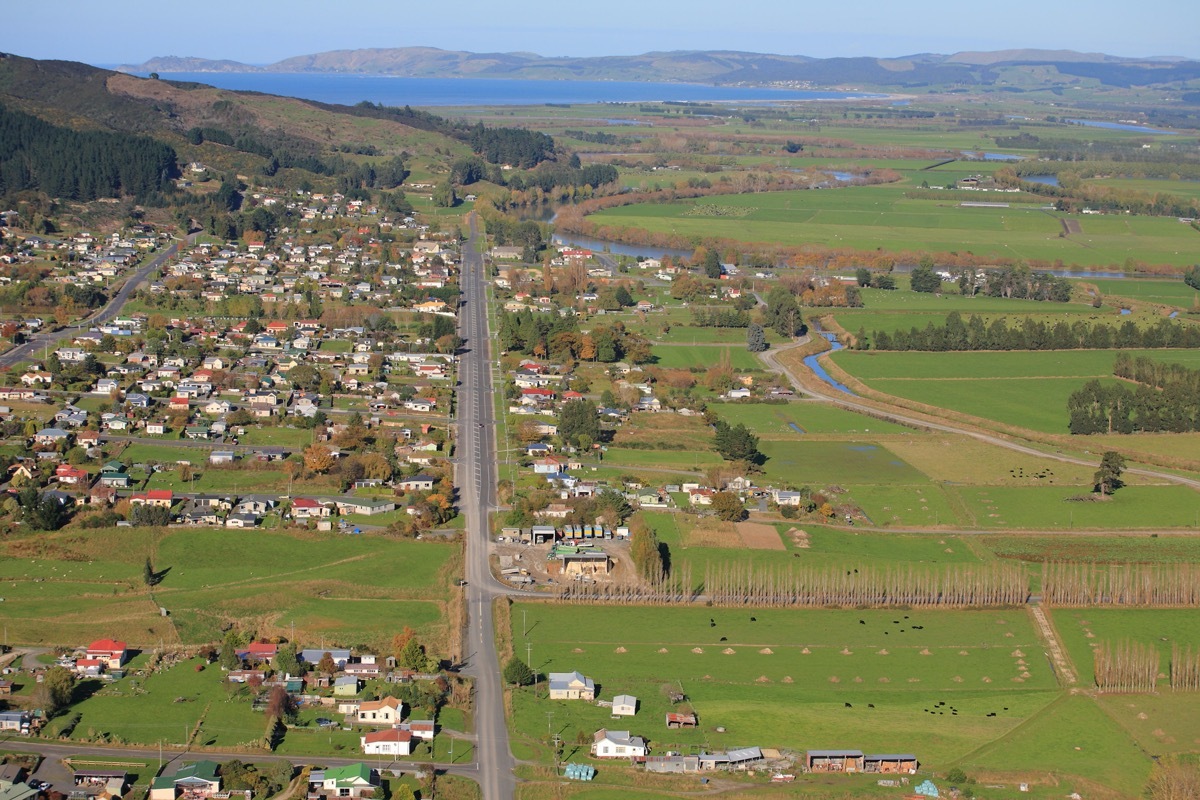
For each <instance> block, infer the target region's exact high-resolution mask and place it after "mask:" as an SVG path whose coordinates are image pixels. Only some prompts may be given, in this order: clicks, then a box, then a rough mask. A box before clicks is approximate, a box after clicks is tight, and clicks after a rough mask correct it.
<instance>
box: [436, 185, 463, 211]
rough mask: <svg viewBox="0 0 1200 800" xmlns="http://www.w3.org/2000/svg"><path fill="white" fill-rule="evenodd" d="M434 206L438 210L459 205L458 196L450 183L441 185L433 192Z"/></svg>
mask: <svg viewBox="0 0 1200 800" xmlns="http://www.w3.org/2000/svg"><path fill="white" fill-rule="evenodd" d="M432 200H433V204H434V205H435V206H437V207H438V208H454V207H455V206H456V205H458V195H457V194H456V193H455V191H454V187H453V186H451V185H450V182H449V181H445V182H443V183H439V184H438V185H437V187H436V188H434V190H433V197H432Z"/></svg>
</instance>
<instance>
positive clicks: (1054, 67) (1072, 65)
mask: <svg viewBox="0 0 1200 800" xmlns="http://www.w3.org/2000/svg"><path fill="white" fill-rule="evenodd" d="M119 69H121V70H123V71H127V72H137V73H148V72H324V73H343V74H374V75H403V76H407V77H425V78H450V77H455V78H461V77H475V78H518V79H539V78H540V79H556V80H627V81H664V82H671V81H684V82H698V83H712V84H722V85H730V84H739V83H745V84H756V85H762V84H768V83H810V84H813V85H817V86H831V87H832V86H857V87H875V88H903V87H916V86H955V87H962V86H974V87H987V86H997V87H999V86H1003V87H1005V91H1013V90H1014V86H1015V85H1016V84H1015V82H1014V80H1013V78H1014V75H1015V74H1020V76H1021V80H1020V81H1019V83H1020V85H1021V86H1022V87H1024V88H1025V89H1026V90H1028V89H1035V88H1049V87H1052V86H1061V85H1066V84H1070V83H1073V82H1075V81H1077V80H1078V79H1079V78H1082V77H1086V78H1095V79H1096V80H1098V81H1099V82H1100V83H1102V84H1104V85H1108V86H1149V85H1170V84H1172V83H1179V82H1183V81H1188V80H1192V79H1194V78H1197V77H1200V62H1197V61H1189V60H1186V59H1177V58H1154V59H1135V58H1119V57H1116V56H1110V55H1104V54H1100V53H1076V52H1072V51H1063V50H1032V49H1027V50H1008V51H999V52H995V53H969V52H964V53H956V54H952V55H937V54H929V53H925V54H920V55H913V56H906V57H901V58H873V57H858V58H809V57H806V56H789V55H773V54H764V53H745V52H731V51H673V52H658V53H643V54H641V55H633V56H602V57H590V58H572V57H554V58H548V57H543V56H539V55H536V54H533V53H471V52H464V51H453V50H440V49H437V48H433V47H398V48H374V49H361V50H335V51H330V52H326V53H316V54H312V55H303V56H295V57H293V58H287V59H284V60H283V61H279V62H276V63H274V64H268V65H266V66H253V65H249V64H241V63H238V62H235V61H209V60H206V59H203V58H191V57H189V58H178V57H175V56H168V57H163V58H155V59H151V60H150V61H147V62H145V63H144V64H139V65H136V66H123V67H120V68H119Z"/></svg>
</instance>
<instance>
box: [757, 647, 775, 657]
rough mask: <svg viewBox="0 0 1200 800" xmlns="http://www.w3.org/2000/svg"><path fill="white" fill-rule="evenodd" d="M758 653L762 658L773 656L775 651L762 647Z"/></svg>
mask: <svg viewBox="0 0 1200 800" xmlns="http://www.w3.org/2000/svg"><path fill="white" fill-rule="evenodd" d="M758 652H760V653H762V654H763V655H764V656H770V655H774V654H775V651H774V650H772V649H771V648H769V647H764V648H763V649H762V650H759V651H758Z"/></svg>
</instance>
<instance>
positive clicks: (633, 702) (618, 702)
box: [612, 694, 638, 717]
mask: <svg viewBox="0 0 1200 800" xmlns="http://www.w3.org/2000/svg"><path fill="white" fill-rule="evenodd" d="M637 707H638V699H637V698H636V697H634V696H633V695H631V694H619V695H617V696H616V697H614V698H613V701H612V715H613V716H614V717H632V716H634V715H635V714H637Z"/></svg>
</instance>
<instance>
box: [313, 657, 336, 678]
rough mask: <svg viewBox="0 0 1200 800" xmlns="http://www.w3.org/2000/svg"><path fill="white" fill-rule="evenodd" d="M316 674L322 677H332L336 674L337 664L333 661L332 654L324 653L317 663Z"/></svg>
mask: <svg viewBox="0 0 1200 800" xmlns="http://www.w3.org/2000/svg"><path fill="white" fill-rule="evenodd" d="M317 672H320V673H321V674H323V675H332V674H333V673H335V672H337V664H336V663H335V662H334V660H333V654H332V653H328V652H327V653H325V654H323V655H322V656H321V660H320V661H318V662H317Z"/></svg>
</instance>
